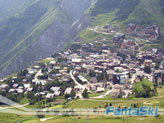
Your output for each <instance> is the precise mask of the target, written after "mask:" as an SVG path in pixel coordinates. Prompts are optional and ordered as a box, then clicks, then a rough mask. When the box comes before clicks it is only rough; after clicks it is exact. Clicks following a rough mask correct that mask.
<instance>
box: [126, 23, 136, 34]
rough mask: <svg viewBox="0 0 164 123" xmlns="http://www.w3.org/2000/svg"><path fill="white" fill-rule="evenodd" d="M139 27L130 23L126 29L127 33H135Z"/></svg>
mask: <svg viewBox="0 0 164 123" xmlns="http://www.w3.org/2000/svg"><path fill="white" fill-rule="evenodd" d="M137 28H138V26H137V25H136V24H134V23H129V24H128V25H127V28H126V33H134V32H136V31H137Z"/></svg>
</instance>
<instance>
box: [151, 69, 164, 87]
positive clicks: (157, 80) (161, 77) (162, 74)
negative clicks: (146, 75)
mask: <svg viewBox="0 0 164 123" xmlns="http://www.w3.org/2000/svg"><path fill="white" fill-rule="evenodd" d="M153 83H154V84H156V85H163V84H164V70H156V71H155V72H154V74H153Z"/></svg>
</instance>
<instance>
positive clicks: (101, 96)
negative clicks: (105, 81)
mask: <svg viewBox="0 0 164 123" xmlns="http://www.w3.org/2000/svg"><path fill="white" fill-rule="evenodd" d="M111 91H112V90H108V91H107V92H106V93H105V94H103V95H100V96H97V97H91V98H94V99H101V98H104V97H105V96H108V95H109V94H110V92H111Z"/></svg>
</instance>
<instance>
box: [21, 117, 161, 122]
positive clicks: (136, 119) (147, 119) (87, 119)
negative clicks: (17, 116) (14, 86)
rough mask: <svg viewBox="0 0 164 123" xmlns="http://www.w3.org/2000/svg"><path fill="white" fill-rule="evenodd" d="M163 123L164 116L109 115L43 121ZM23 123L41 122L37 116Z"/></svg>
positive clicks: (56, 118)
mask: <svg viewBox="0 0 164 123" xmlns="http://www.w3.org/2000/svg"><path fill="white" fill-rule="evenodd" d="M109 122H110V123H141V122H142V123H153V122H156V123H163V122H164V117H163V116H162V117H161V116H160V117H159V118H156V117H108V116H89V117H88V116H81V117H80V119H79V118H78V117H77V116H71V117H62V116H55V117H54V118H53V119H50V120H47V121H44V122H43V123H109ZM23 123H41V121H40V120H39V119H37V118H35V119H32V120H27V121H25V122H23Z"/></svg>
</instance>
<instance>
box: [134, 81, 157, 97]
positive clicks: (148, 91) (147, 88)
mask: <svg viewBox="0 0 164 123" xmlns="http://www.w3.org/2000/svg"><path fill="white" fill-rule="evenodd" d="M156 93H157V90H156V87H155V86H154V85H153V84H152V83H151V82H150V81H149V80H146V79H143V80H142V81H141V82H138V83H135V84H134V88H133V94H134V96H135V97H137V98H138V97H145V98H148V97H152V96H155V95H156Z"/></svg>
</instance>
